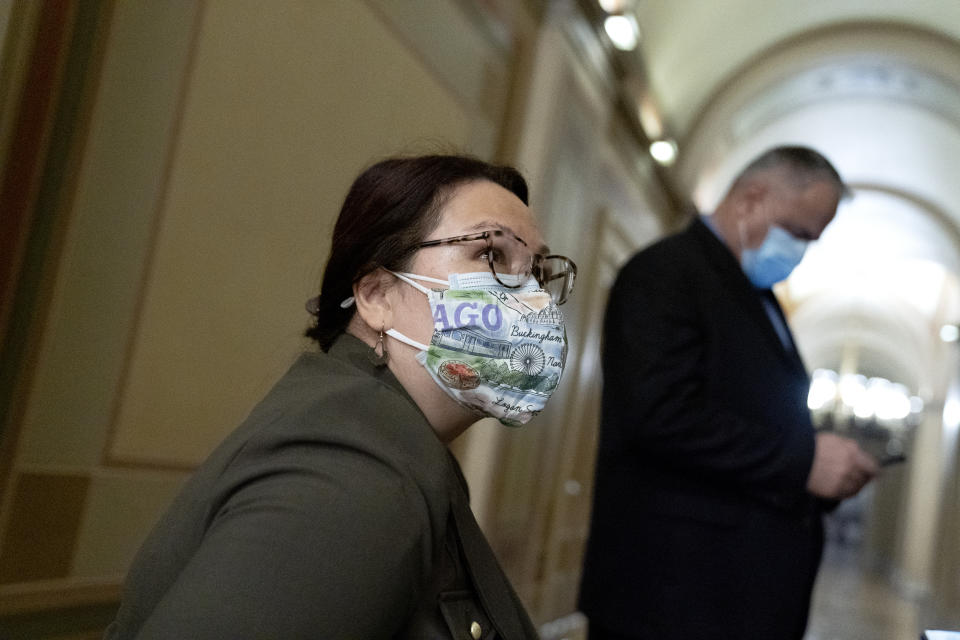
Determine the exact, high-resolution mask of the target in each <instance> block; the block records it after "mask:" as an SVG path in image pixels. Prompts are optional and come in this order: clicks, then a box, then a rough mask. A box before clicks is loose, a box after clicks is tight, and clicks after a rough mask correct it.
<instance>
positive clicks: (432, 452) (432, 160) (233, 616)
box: [106, 156, 576, 639]
mask: <svg viewBox="0 0 960 640" xmlns="http://www.w3.org/2000/svg"><path fill="white" fill-rule="evenodd" d="M526 201H527V187H526V184H525V182H524V180H523V178H522V177H521V176H520V175H519V174H518V173H517V172H516V171H514V170H513V169H510V168H506V167H497V166H493V165H489V164H486V163H484V162H480V161H478V160H474V159H471V158H465V157H458V156H426V157H419V158H399V159H390V160H386V161H383V162H380V163H378V164H376V165H374V166H373V167H371V168H370V169H368V170H367V171H365V172H364V173H363V174H362V175H361V176H360V177H359V178H357V180H356V182H354V184H353V186H352V187H351V189H350V192H349V193H348V195H347V198H346V200H345V202H344V204H343V208H342V209H341V212H340V216H339V218H338V220H337V224H336V227H335V229H334V234H333V243H332V250H331V254H330V259H329V262H328V263H327V267H326V270H325V272H324V277H323V284H322V288H321V295H320V297H319V298H318V299H315V300H312V301H311V302H310V303H308V308H309V309H310V310H311V311H312V312H313V313H314V314H315V315H316V316H317V320H316V325H315V326H314V327H312V328H311V329H310V330H309V331H308V332H307V335H308V336H310V337H312V338H314V339H315V340H316V341H317V342H318V343H319V346H320V352H319V353H305V354H303V355H302V356H301V357H300V358H299V360H298V361H297V362H296V363H295V364H294V365H293V367H292V368H291V369H290V371H289V372H288V373H287V374H286V375H285V376H284V377H283V378H282V379H281V380H280V381H279V382H278V383H277V385H276V386H275V387H274V388H273V390H272V391H271V392H270V393H269V394H268V395H267V397H266V398H265V399H264V400H263V401H262V402H261V403H260V404H259V405H258V406H257V407H256V408H255V409H254V410H253V412H252V413H251V414H250V416H249V418H248V419H247V420H246V421H245V422H244V423H243V424H242V425H241V426H240V427H239V428H238V429H237V430H236V431H234V433H233V434H231V435H230V436H229V437H228V438H227V439H226V440H225V441H224V442H223V443H222V444H221V445H220V447H219V448H218V449H217V450H216V451H215V452H214V453H213V454H212V455H211V457H210V458H209V459H208V460H207V461H206V462H205V463H204V464H203V465H202V466H201V467H200V469H199V470H198V471H197V473H196V474H195V475H194V476H193V478H191V480H190V481H189V483H188V484H187V485H186V487H185V488H184V490H183V492H182V494H181V495H180V496H179V497H178V499H177V500H176V502H175V503H174V504H173V506H172V507H171V509H170V510H169V512H168V513H167V514H166V515H165V516H164V518H163V519H162V520H161V521H160V523H159V524H158V525H157V527H156V528H155V530H154V531H153V533H152V534H151V535H150V537H149V538H148V539H147V541H146V542H145V543H144V546H143V548H142V549H141V550H140V553H139V554H138V556H137V558H136V560H135V561H134V564H133V567H132V568H131V571H130V574H129V576H128V578H127V584H126V587H125V594H124V598H123V602H122V604H121V607H120V611H119V614H118V616H117V619H116V621H115V622H114V623H113V624H112V625H111V627H110V628H109V629H108V630H107V636H106V637H107V638H133V637H136V638H217V639H220V638H231V639H235V638H474V639H477V638H511V639H512V638H533V637H536V633H535V631H534V629H533V627H532V625H531V623H530V620H529V618H528V617H527V615H526V613H525V612H524V610H523V607H522V606H521V604H520V602H519V600H518V599H517V597H516V595H515V594H514V592H513V590H512V589H511V588H510V585H509V583H508V582H507V580H506V578H505V577H504V575H503V572H502V571H501V569H500V567H499V566H498V564H497V562H496V560H495V558H494V556H493V554H492V552H491V551H490V548H489V546H488V545H487V543H486V541H485V540H484V538H483V535H482V533H481V532H480V530H479V528H478V527H477V524H476V522H475V520H474V519H473V516H472V514H471V512H470V509H469V506H468V503H467V497H466V488H465V485H464V482H463V477H462V476H461V474H460V471H459V468H458V466H457V464H456V461H455V460H454V458H453V456H452V455H450V454H449V452H448V451H447V448H446V446H445V445H446V444H447V443H449V442H450V441H452V440H453V439H454V438H456V437H457V436H458V435H459V434H461V433H462V432H463V431H464V430H465V429H466V428H467V427H468V426H470V425H471V424H472V423H473V422H475V421H476V420H477V419H478V418H479V417H483V416H493V417H496V418H498V419H499V420H500V421H501V422H503V423H505V424H509V425H520V424H523V423H525V422H526V421H527V420H529V419H530V418H531V417H532V416H533V415H535V414H536V413H537V412H538V411H539V410H540V409H541V408H542V407H543V404H544V403H545V402H546V400H547V398H548V397H549V396H550V393H551V392H552V391H553V389H554V388H555V387H556V384H557V381H558V380H559V377H560V374H561V372H562V369H563V363H564V359H565V356H566V334H565V332H564V329H563V318H562V316H561V314H560V313H559V311H558V310H557V305H558V304H560V303H562V302H563V301H564V300H565V299H566V296H567V295H568V294H569V293H570V291H571V289H572V286H573V279H574V276H575V273H576V267H575V266H574V265H573V263H572V262H570V261H569V260H568V259H566V258H563V257H561V256H546V257H544V256H545V255H546V254H547V253H548V251H547V249H546V247H545V246H544V245H543V240H542V238H541V236H540V232H539V230H538V228H537V225H536V223H535V221H534V219H533V216H532V215H531V213H530V210H529V209H528V208H527V206H526Z"/></svg>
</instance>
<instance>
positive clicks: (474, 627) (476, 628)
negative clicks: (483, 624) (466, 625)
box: [470, 621, 483, 640]
mask: <svg viewBox="0 0 960 640" xmlns="http://www.w3.org/2000/svg"><path fill="white" fill-rule="evenodd" d="M482 634H483V629H481V628H480V623H478V622H476V621H474V622H471V623H470V637H472V638H473V640H480V636H481V635H482Z"/></svg>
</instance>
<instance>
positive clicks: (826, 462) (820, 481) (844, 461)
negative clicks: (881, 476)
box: [807, 433, 880, 500]
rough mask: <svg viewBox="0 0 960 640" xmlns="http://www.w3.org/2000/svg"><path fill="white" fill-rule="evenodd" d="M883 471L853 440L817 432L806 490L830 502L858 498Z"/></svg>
mask: <svg viewBox="0 0 960 640" xmlns="http://www.w3.org/2000/svg"><path fill="white" fill-rule="evenodd" d="M879 469H880V467H879V465H878V464H877V461H876V460H874V459H873V457H872V456H871V455H869V454H868V453H866V452H864V451H863V449H861V448H860V446H859V445H858V444H857V443H856V442H855V441H853V440H851V439H850V438H844V437H842V436H838V435H837V434H835V433H818V434H817V440H816V449H815V450H814V453H813V466H812V467H811V469H810V475H809V477H808V478H807V490H808V491H809V492H810V493H812V494H813V495H815V496H819V497H821V498H827V499H829V500H838V499H839V500H842V499H844V498H849V497H851V496H855V495H856V494H857V493H858V492H859V491H860V489H862V488H863V486H864V485H865V484H867V483H868V482H869V481H870V480H871V479H872V478H873V477H874V476H875V475H877V471H878V470H879Z"/></svg>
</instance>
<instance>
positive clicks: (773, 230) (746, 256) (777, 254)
mask: <svg viewBox="0 0 960 640" xmlns="http://www.w3.org/2000/svg"><path fill="white" fill-rule="evenodd" d="M806 250H807V241H806V240H801V239H800V238H795V237H794V236H793V235H791V234H790V232H789V231H787V230H785V229H783V228H782V227H778V226H776V225H773V226H771V227H770V229H769V230H768V231H767V237H766V238H764V239H763V243H762V244H761V245H760V246H759V247H756V248H753V249H744V250H743V253H742V254H741V256H740V263H741V264H742V265H743V271H744V273H746V274H747V277H748V278H749V279H750V282H752V283H753V286H755V287H757V288H758V289H769V288H770V287H772V286H773V285H775V284H776V283H778V282H780V281H781V280H786V278H787V276H789V275H790V273H791V272H792V271H793V270H794V269H795V268H796V266H797V265H798V264H800V261H801V260H803V254H804V252H805V251H806Z"/></svg>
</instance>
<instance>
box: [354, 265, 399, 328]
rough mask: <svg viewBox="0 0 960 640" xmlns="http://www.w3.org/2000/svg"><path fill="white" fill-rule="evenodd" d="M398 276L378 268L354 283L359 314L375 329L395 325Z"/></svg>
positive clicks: (355, 300)
mask: <svg viewBox="0 0 960 640" xmlns="http://www.w3.org/2000/svg"><path fill="white" fill-rule="evenodd" d="M395 289H396V278H394V277H393V276H392V275H390V274H389V273H387V272H386V271H384V270H383V269H377V270H375V271H373V272H371V273H368V274H367V275H365V276H363V277H362V278H360V280H358V281H357V282H355V283H353V298H354V302H355V304H356V305H357V315H358V316H360V319H361V320H363V322H364V323H365V324H366V325H367V326H368V327H369V328H370V329H372V330H373V331H380V330H382V329H390V328H391V327H393V313H394V310H395V295H396V294H395Z"/></svg>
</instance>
